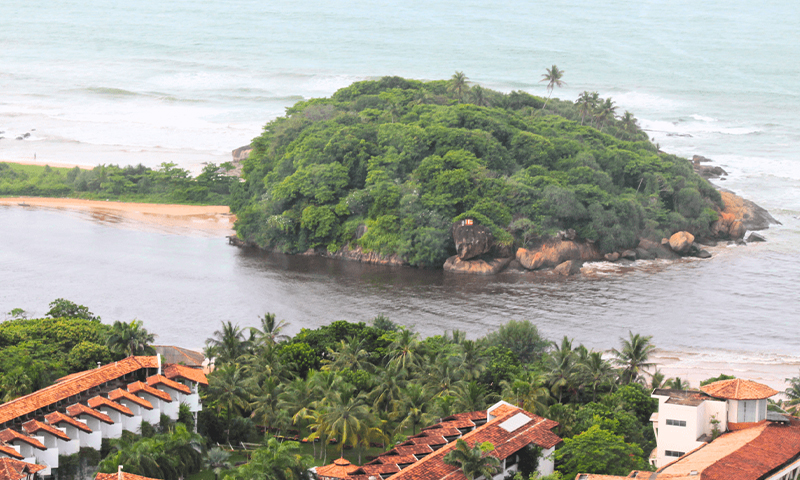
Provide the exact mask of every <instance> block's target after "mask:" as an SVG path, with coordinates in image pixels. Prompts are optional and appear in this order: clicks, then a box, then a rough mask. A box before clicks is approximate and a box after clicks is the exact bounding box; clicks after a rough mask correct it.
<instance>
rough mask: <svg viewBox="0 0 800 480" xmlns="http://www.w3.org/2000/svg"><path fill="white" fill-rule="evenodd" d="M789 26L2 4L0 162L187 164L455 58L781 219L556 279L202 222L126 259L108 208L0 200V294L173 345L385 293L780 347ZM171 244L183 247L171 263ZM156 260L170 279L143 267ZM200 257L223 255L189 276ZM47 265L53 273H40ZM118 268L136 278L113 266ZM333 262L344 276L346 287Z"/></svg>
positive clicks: (507, 13) (488, 321) (347, 10)
mask: <svg viewBox="0 0 800 480" xmlns="http://www.w3.org/2000/svg"><path fill="white" fill-rule="evenodd" d="M798 24H800V7H798V6H797V4H796V3H794V2H791V1H789V0H776V1H774V2H769V3H766V4H764V3H754V2H745V1H741V0H733V1H731V0H727V1H719V0H716V1H707V2H689V1H685V0H680V1H673V2H661V1H655V0H644V1H639V2H629V1H622V0H610V1H607V2H590V1H586V0H575V1H571V2H521V1H508V2H500V3H497V2H494V3H489V2H476V1H472V0H467V1H458V2H456V1H440V2H422V1H415V0H409V1H405V2H391V1H369V2H367V1H342V2H335V3H334V2H321V1H295V2H271V1H263V0H262V1H245V0H231V1H225V2H223V1H219V0H215V1H212V0H194V1H191V2H189V1H186V0H174V1H170V2H164V1H155V0H141V1H139V2H129V1H125V2H123V1H119V0H82V1H80V2H78V1H75V0H66V1H60V2H44V1H42V0H29V1H26V2H10V1H3V2H0V131H2V132H4V133H0V137H5V138H3V139H0V160H11V161H14V160H33V157H34V155H36V158H37V160H39V161H45V162H54V163H74V164H81V165H96V164H100V163H118V164H137V163H143V164H145V165H148V166H157V165H159V164H161V163H162V162H174V163H177V164H178V165H180V166H182V167H185V168H189V169H191V170H193V171H198V170H199V169H200V168H201V167H202V164H203V163H204V162H216V163H221V162H224V161H227V160H229V159H230V151H231V150H233V149H234V148H237V147H239V146H242V145H246V144H248V143H249V141H250V140H251V139H252V138H253V137H255V136H257V135H258V134H259V132H260V130H261V128H262V127H263V125H264V124H265V123H266V122H267V121H268V120H270V119H272V118H275V117H276V116H278V115H281V114H282V113H283V112H284V109H285V108H286V107H288V106H291V105H292V104H294V103H295V102H296V101H298V100H300V99H306V98H313V97H321V96H328V95H330V94H332V93H333V92H334V91H335V90H336V89H338V88H341V87H344V86H347V85H349V84H350V83H352V82H353V81H357V80H363V79H369V78H376V77H380V76H383V75H401V76H406V77H410V78H418V79H442V78H449V77H450V76H451V75H452V74H453V73H454V72H455V71H456V70H459V71H464V72H465V73H466V74H467V76H468V77H469V79H470V80H471V81H472V82H474V83H477V84H481V85H483V86H485V87H489V88H493V89H498V90H501V91H511V90H517V89H519V90H525V91H528V92H531V93H533V94H537V95H546V90H545V86H544V84H543V83H540V82H539V80H540V78H541V75H542V73H543V72H544V69H545V68H546V67H548V66H550V65H552V64H556V65H558V67H559V68H560V69H562V70H564V71H565V75H564V80H565V81H566V82H567V85H565V86H564V87H563V88H561V89H557V90H556V91H555V92H554V93H553V95H554V96H558V97H560V98H564V99H570V100H573V99H575V98H577V96H578V95H579V93H580V92H582V91H584V90H590V91H595V90H596V91H598V92H599V93H600V95H601V96H603V97H609V96H610V97H612V98H613V99H614V100H615V101H616V103H617V105H618V106H619V113H622V112H624V111H626V110H629V111H631V112H633V113H634V114H635V115H636V116H637V118H638V119H639V120H640V123H641V125H642V126H643V128H644V129H645V130H646V131H647V132H648V134H649V135H650V136H651V137H652V138H653V139H654V141H655V142H657V143H658V144H659V145H660V146H661V148H662V150H664V151H668V152H671V153H675V154H678V155H681V156H685V157H687V158H690V157H691V156H692V155H695V154H699V155H704V156H706V157H709V158H711V159H712V160H713V161H714V164H716V165H720V166H722V167H723V168H724V169H725V170H726V171H727V172H728V174H729V175H728V176H727V177H726V178H725V180H724V181H719V182H718V183H719V185H721V186H723V187H725V188H728V189H731V190H733V191H735V192H737V193H739V194H741V195H743V196H745V197H747V198H750V199H752V200H754V201H756V202H757V203H759V204H760V205H762V206H763V207H765V208H767V209H768V210H770V212H771V213H772V214H773V215H774V216H775V217H776V218H777V219H778V220H779V221H780V222H781V223H782V225H781V226H773V227H771V228H770V229H769V230H768V231H766V233H765V236H766V237H767V238H768V240H769V241H768V242H767V243H766V244H763V245H759V246H757V247H748V248H747V249H730V250H722V251H720V252H719V254H718V255H717V257H716V258H715V259H713V260H711V261H710V262H705V263H698V262H694V263H687V264H682V265H677V266H667V267H664V268H643V269H638V270H636V271H633V272H630V273H626V274H619V273H608V274H606V273H604V271H603V267H602V266H601V267H598V269H597V274H596V276H595V277H594V278H592V279H580V280H570V281H568V282H566V283H556V284H553V283H551V282H550V283H548V282H545V283H541V282H538V281H529V280H526V279H516V278H510V277H503V278H501V279H499V280H497V279H496V280H491V281H489V282H485V281H484V280H477V279H470V280H463V279H461V280H453V279H452V278H449V277H446V276H442V274H441V273H435V274H431V273H425V272H422V273H420V272H416V273H409V272H407V271H405V270H402V271H401V270H391V269H390V270H388V271H387V270H385V269H380V268H372V267H359V269H356V270H353V268H354V267H335V266H331V265H330V264H328V263H324V262H323V263H314V262H311V263H309V264H307V263H303V264H302V265H300V266H298V265H295V263H293V262H294V260H291V259H283V260H276V259H275V258H273V257H270V258H269V259H264V258H261V257H258V256H253V255H251V254H245V253H238V254H235V253H232V252H231V251H230V250H229V249H228V247H227V246H225V247H221V248H220V247H217V246H211V245H212V243H209V242H216V241H218V240H216V239H213V240H211V239H203V240H202V241H201V240H186V239H181V238H178V237H175V236H170V235H163V234H157V233H142V232H139V233H137V234H136V235H137V237H136V238H137V239H138V238H139V237H138V235H144V236H145V237H143V238H144V239H139V240H137V241H136V242H135V245H138V246H147V247H148V250H147V251H146V252H144V253H138V254H137V255H142V257H141V259H143V262H144V263H143V265H145V266H148V265H149V266H150V267H152V268H149V269H148V268H144V269H138V268H134V267H135V265H139V263H135V264H134V265H133V266H132V265H128V264H126V263H124V262H123V263H120V264H117V263H115V262H117V261H120V262H121V261H122V260H119V256H117V255H111V253H110V252H114V251H115V249H116V248H118V249H120V250H123V249H125V251H127V250H128V249H129V247H130V246H129V245H128V242H129V240H127V238H128V237H124V238H126V239H123V237H122V236H121V234H119V232H117V233H116V234H115V233H110V232H108V231H105V230H103V229H113V228H114V227H113V226H108V225H100V226H97V225H93V226H91V227H89V226H87V225H86V219H83V218H73V217H65V218H63V219H62V218H61V217H59V215H61V214H54V213H52V212H50V213H47V212H46V215H44V214H43V213H42V212H31V213H20V212H18V211H17V210H15V209H14V208H11V207H10V208H4V209H0V228H3V229H4V230H5V234H0V280H2V282H3V285H4V291H3V292H2V294H0V307H2V310H3V311H7V310H8V309H10V308H14V307H25V308H30V309H33V310H36V309H37V308H39V309H42V310H43V308H42V306H43V303H45V302H46V301H50V300H52V299H53V298H56V297H57V296H68V295H69V294H72V295H74V296H76V299H78V300H81V301H82V302H83V303H85V304H88V305H90V306H92V305H96V308H95V309H96V310H101V312H99V313H102V314H103V315H104V318H106V319H108V320H113V319H116V317H121V318H123V319H127V318H130V317H133V316H137V317H139V318H141V319H142V320H144V321H145V323H146V324H147V325H148V326H152V328H153V330H155V331H161V330H163V331H164V335H165V336H166V339H169V340H170V341H172V340H173V339H174V341H176V342H178V341H180V334H178V333H175V332H176V331H175V330H174V329H175V328H178V329H180V328H181V326H182V325H187V323H186V322H187V321H190V322H192V323H191V324H196V325H203V328H202V329H200V328H198V330H199V331H202V332H205V331H206V330H208V331H209V332H210V331H212V330H213V328H214V327H215V326H216V325H217V324H218V322H219V321H220V320H228V319H234V320H237V319H238V320H240V321H241V322H242V323H243V324H246V323H247V322H249V321H250V320H252V322H253V324H254V323H255V322H256V321H257V320H256V318H255V315H256V312H260V311H261V310H269V309H270V308H271V307H275V308H272V310H274V311H278V312H279V313H280V314H282V315H283V316H284V317H286V318H289V319H291V320H293V321H295V323H297V322H311V323H310V324H317V323H324V322H327V321H330V320H333V319H337V318H351V319H358V320H364V319H367V318H370V315H372V314H373V313H377V312H378V311H387V312H391V314H392V315H393V318H396V319H398V320H400V321H402V322H403V323H407V324H420V325H425V326H428V327H430V329H432V330H433V329H439V328H442V329H443V328H465V329H467V330H468V331H470V332H472V333H475V334H478V333H480V332H482V331H484V330H485V329H486V328H491V327H492V326H494V325H497V324H498V322H500V321H502V319H505V318H530V319H532V320H534V321H538V322H540V323H541V324H542V325H543V329H544V330H545V331H546V332H547V333H548V334H550V335H552V336H554V337H559V336H560V335H562V334H565V333H569V334H570V335H571V336H575V337H576V338H577V339H579V340H581V341H585V342H589V343H591V342H594V343H595V344H597V346H598V347H599V346H601V345H599V344H600V343H603V344H604V345H606V346H609V342H611V341H616V338H618V337H619V336H620V335H622V334H625V333H626V332H627V330H628V329H633V330H635V331H642V332H643V333H648V332H650V333H652V334H654V335H656V338H655V339H656V341H657V343H658V344H660V345H663V346H665V347H667V348H669V349H672V350H675V351H681V350H683V351H689V350H692V349H695V350H696V349H704V350H706V351H709V350H714V351H716V350H719V352H721V353H719V355H720V356H721V357H724V358H734V357H736V356H737V355H740V352H750V353H752V354H756V355H758V354H767V355H768V354H770V353H774V352H778V353H780V354H782V355H797V354H798V350H797V348H798V346H800V338H798V336H797V332H796V330H795V328H796V326H797V323H798V320H800V314H799V313H798V306H800V305H799V304H798V294H797V292H798V291H800V289H798V287H797V281H798V279H799V278H800V255H798V251H799V250H800V115H798V114H797V112H800V61H798V59H800V29H798V28H797V25H798ZM24 133H30V134H31V135H30V137H29V138H27V139H24V140H15V138H16V137H17V136H20V135H23V134H24ZM42 215H44V216H42ZM98 228H99V229H100V230H99V231H98V230H96V229H98ZM85 229H89V231H88V232H87V233H86V235H68V234H67V232H74V231H84V230H85ZM12 232H13V233H12ZM34 232H35V234H34ZM29 234H30V235H29ZM128 234H129V232H128V233H126V234H125V235H128ZM118 237H119V238H118ZM21 238H25V239H26V241H19V239H21ZM98 242H99V243H98ZM198 242H199V243H198ZM92 248H101V249H102V251H104V252H106V253H105V254H104V255H110V257H108V259H107V260H103V258H105V257H104V256H100V257H99V258H98V259H97V261H96V262H91V261H89V259H88V258H87V257H86V254H85V253H81V252H85V251H86V249H92ZM131 248H132V247H131ZM184 249H185V250H186V251H187V252H189V253H180V254H179V253H176V252H183V251H184ZM48 251H58V252H61V254H60V255H58V256H56V257H53V256H52V255H49V254H47V253H46V252H48ZM31 252H38V253H37V254H31ZM191 252H201V253H197V255H199V257H198V258H197V259H195V260H191V259H192V258H193V257H192V256H191ZM120 255H122V259H123V260H124V259H126V258H129V257H130V255H133V254H130V253H125V254H120ZM200 257H202V260H200ZM22 259H24V261H23V260H22ZM115 259H116V260H115ZM170 262H178V264H176V265H177V266H176V267H175V268H177V272H184V273H175V272H172V273H169V272H162V271H161V269H162V268H166V267H165V265H170V264H171V263H170ZM193 262H194V263H193ZM205 262H209V265H214V268H213V269H212V271H218V270H220V269H221V272H222V273H216V274H214V273H209V274H203V273H201V272H199V271H197V272H196V270H195V267H194V266H195V265H206V263H205ZM53 264H57V265H58V268H59V269H61V271H62V272H64V273H63V274H62V276H63V277H64V279H63V280H62V279H60V278H59V275H55V276H53V277H50V276H48V278H47V281H42V280H41V277H42V276H45V275H47V272H48V271H49V269H50V267H51V265H53ZM125 268H134V269H135V271H136V276H135V277H134V278H135V279H136V281H130V278H129V277H126V276H125V275H123V274H122V273H120V272H119V271H118V269H125ZM314 269H319V270H318V271H316V272H315V271H314ZM93 272H100V273H99V274H98V275H100V278H101V281H98V280H97V278H96V277H97V275H93ZM148 272H150V273H148ZM187 272H190V273H187ZM343 272H344V273H343ZM148 275H149V276H150V277H152V278H155V277H156V276H157V277H158V280H159V281H161V280H163V279H164V278H168V279H172V280H173V281H174V287H172V288H174V292H175V293H174V294H173V295H172V296H169V295H167V292H172V291H173V290H172V288H169V289H168V288H162V289H156V290H153V289H152V288H150V287H149V286H151V285H153V284H155V285H159V284H160V283H159V282H155V283H149V281H148ZM348 275H354V276H355V277H354V278H355V279H354V280H352V281H343V280H342V278H345V277H347V276H348ZM604 275H606V277H607V278H602V279H601V280H598V277H603V276H604ZM264 278H266V279H268V280H269V281H266V280H264ZM81 279H85V280H81ZM204 279H205V280H204ZM204 281H208V282H211V285H212V286H213V288H211V290H213V291H216V292H227V293H230V295H191V294H190V293H189V292H194V291H197V290H196V289H198V288H199V289H201V291H205V290H202V287H201V285H202V284H203V282H204ZM181 282H184V283H181ZM234 284H235V285H250V286H249V287H243V288H244V291H246V292H249V294H251V295H252V297H251V296H250V295H240V294H233V292H240V291H241V290H239V289H237V288H234V287H232V286H231V285H234ZM98 285H102V286H103V287H104V288H100V289H98V288H96V287H97V286H98ZM320 285H323V286H324V288H323V287H320ZM542 285H544V286H542ZM554 285H555V286H554ZM365 292H366V293H365ZM397 292H404V295H405V294H407V296H404V295H398V294H397ZM62 293H63V295H62ZM176 296H181V300H180V301H173V302H170V300H169V299H170V298H173V299H174V298H175V297H176ZM187 298H191V299H192V300H191V301H189V300H186V299H187ZM225 298H227V299H228V301H227V303H226V300H225ZM248 298H250V300H248ZM545 299H546V300H545ZM248 302H249V303H248ZM471 303H472V304H473V305H472V306H471V307H469V308H462V307H463V305H468V304H471ZM176 305H177V306H178V307H176ZM459 306H461V307H459ZM182 312H186V313H188V314H190V316H192V317H193V318H192V319H190V320H186V319H180V318H178V317H180V316H181V313H182ZM40 313H43V312H40ZM251 317H252V318H251ZM247 319H249V320H247ZM297 326H298V328H299V326H300V325H297ZM426 328H427V327H426ZM431 333H435V332H431ZM198 335H200V333H198ZM203 335H205V333H203ZM194 337H195V335H193V336H192V337H191V338H192V339H193V340H194ZM715 349H716V350H715ZM715 358H716V357H715Z"/></svg>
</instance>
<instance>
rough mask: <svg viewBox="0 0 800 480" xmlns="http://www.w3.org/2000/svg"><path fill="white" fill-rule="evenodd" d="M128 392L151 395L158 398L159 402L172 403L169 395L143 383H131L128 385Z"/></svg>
mask: <svg viewBox="0 0 800 480" xmlns="http://www.w3.org/2000/svg"><path fill="white" fill-rule="evenodd" d="M128 391H129V392H131V393H140V392H141V393H147V394H148V395H152V396H154V397H156V398H160V399H161V400H164V401H165V402H171V401H172V396H171V395H170V394H169V393H167V392H164V391H161V390H158V389H156V388H153V387H151V386H149V385H147V384H146V383H144V382H133V383H131V384H129V385H128Z"/></svg>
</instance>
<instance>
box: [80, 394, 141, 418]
mask: <svg viewBox="0 0 800 480" xmlns="http://www.w3.org/2000/svg"><path fill="white" fill-rule="evenodd" d="M86 403H88V404H89V406H90V407H91V408H94V409H97V408H98V407H101V406H106V407H108V408H113V409H114V410H116V411H118V412H119V413H121V414H123V415H127V416H129V417H132V416H133V412H131V409H130V408H128V407H126V406H125V405H120V404H119V403H117V402H114V401H112V400H109V399H107V398H106V397H101V396H100V395H98V396H96V397H92V398H90V399H89V401H88V402H86Z"/></svg>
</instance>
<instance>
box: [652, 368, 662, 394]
mask: <svg viewBox="0 0 800 480" xmlns="http://www.w3.org/2000/svg"><path fill="white" fill-rule="evenodd" d="M663 384H664V374H663V373H661V370H656V371H655V372H653V374H652V375H651V376H650V388H651V389H652V390H655V389H656V388H661V386H662V385H663Z"/></svg>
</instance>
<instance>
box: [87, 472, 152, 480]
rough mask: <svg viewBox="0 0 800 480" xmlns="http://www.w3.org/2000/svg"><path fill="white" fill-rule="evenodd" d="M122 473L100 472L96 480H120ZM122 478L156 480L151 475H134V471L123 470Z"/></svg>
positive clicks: (127, 479) (124, 479)
mask: <svg viewBox="0 0 800 480" xmlns="http://www.w3.org/2000/svg"><path fill="white" fill-rule="evenodd" d="M119 477H120V475H119V474H117V473H98V474H97V476H96V477H94V479H95V480H119ZM122 480H156V479H154V478H150V477H143V476H141V475H134V474H133V473H128V472H122Z"/></svg>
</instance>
